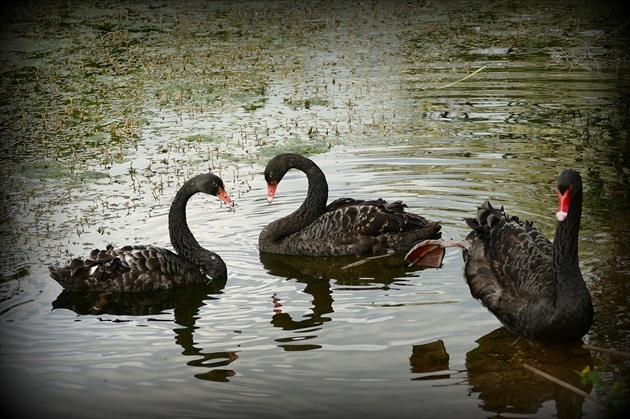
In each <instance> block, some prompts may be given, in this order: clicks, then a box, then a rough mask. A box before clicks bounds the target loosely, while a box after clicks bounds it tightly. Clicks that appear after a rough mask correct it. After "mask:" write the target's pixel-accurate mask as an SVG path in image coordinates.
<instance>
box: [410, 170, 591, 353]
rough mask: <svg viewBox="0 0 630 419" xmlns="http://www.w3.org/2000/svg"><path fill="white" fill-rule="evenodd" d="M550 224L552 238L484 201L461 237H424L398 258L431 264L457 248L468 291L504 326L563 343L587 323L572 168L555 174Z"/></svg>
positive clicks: (578, 184)
mask: <svg viewBox="0 0 630 419" xmlns="http://www.w3.org/2000/svg"><path fill="white" fill-rule="evenodd" d="M558 201H559V202H558V212H557V213H556V218H557V219H558V225H557V228H556V235H555V239H554V242H553V243H551V242H550V241H549V240H548V239H547V238H545V237H544V236H543V235H542V234H541V233H540V232H539V231H538V230H537V229H536V228H535V227H534V226H533V225H532V223H531V222H522V221H520V220H519V219H518V217H508V215H507V214H506V213H505V212H504V211H503V208H501V210H496V209H494V208H493V207H492V205H490V203H489V202H487V201H486V202H485V203H484V204H483V205H481V207H479V209H478V211H477V217H476V218H466V219H465V221H466V224H468V226H469V227H470V228H471V229H472V230H473V231H472V232H471V233H470V234H469V235H468V237H466V240H464V241H456V240H434V241H431V240H429V241H425V242H423V243H419V244H417V245H416V246H414V247H413V248H412V249H411V250H410V251H409V253H408V254H407V256H406V258H407V260H409V261H410V262H411V263H412V264H418V265H421V266H432V267H439V266H440V264H441V260H442V257H443V255H444V248H445V247H451V246H459V247H461V248H463V249H464V258H465V260H466V265H465V268H464V275H465V277H466V282H467V283H468V286H469V287H470V292H471V294H472V296H473V297H474V298H476V299H478V300H481V303H482V304H483V305H484V306H485V307H486V308H487V309H488V310H490V311H491V312H492V313H493V314H494V315H495V316H496V317H497V318H498V319H499V321H500V322H501V323H503V325H504V326H505V327H506V328H508V329H509V330H511V331H512V332H514V333H516V334H518V335H522V336H525V337H527V338H530V339H539V340H544V341H550V342H571V341H577V340H579V339H581V338H582V337H583V336H584V335H585V334H586V333H587V332H588V331H589V329H590V327H591V324H592V322H593V303H592V300H591V294H590V293H589V291H588V288H587V287H586V283H585V282H584V279H583V278H582V273H581V271H580V267H579V264H578V233H579V229H580V217H581V214H582V178H581V177H580V174H579V173H578V172H576V171H574V170H565V171H564V172H562V173H561V174H560V176H559V177H558Z"/></svg>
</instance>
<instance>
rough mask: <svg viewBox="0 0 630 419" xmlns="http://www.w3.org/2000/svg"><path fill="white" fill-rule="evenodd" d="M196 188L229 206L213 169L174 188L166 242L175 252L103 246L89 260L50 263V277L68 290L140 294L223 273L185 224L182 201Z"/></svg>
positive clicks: (207, 279) (218, 260) (217, 259)
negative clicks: (211, 171)
mask: <svg viewBox="0 0 630 419" xmlns="http://www.w3.org/2000/svg"><path fill="white" fill-rule="evenodd" d="M198 192H203V193H206V194H209V195H214V196H217V197H219V198H220V199H221V200H222V201H223V202H225V203H227V204H229V205H230V206H232V205H233V202H232V201H231V200H230V197H229V196H228V194H227V193H226V192H225V188H224V186H223V181H222V180H221V178H220V177H218V176H215V175H213V174H212V173H205V174H201V175H197V176H195V177H193V178H191V179H190V180H188V181H187V182H186V183H184V184H183V185H182V187H181V188H180V189H179V191H177V194H176V195H175V199H173V203H172V204H171V209H170V211H169V215H168V227H169V235H170V238H171V244H172V245H173V247H174V248H175V250H176V251H177V254H176V253H174V252H172V251H170V250H168V249H164V248H161V247H155V246H151V245H128V246H124V247H121V248H118V249H116V248H114V247H113V246H112V245H109V246H107V249H105V250H99V249H94V250H93V251H92V252H91V253H90V256H89V258H88V259H85V260H83V259H81V258H76V259H73V260H72V261H71V262H70V264H69V265H68V266H64V267H58V266H50V267H49V268H48V269H49V270H50V276H51V277H52V278H53V279H54V280H55V281H57V282H58V283H59V284H60V285H61V286H62V287H63V288H64V289H66V290H68V291H96V292H140V291H154V290H166V289H173V288H176V287H179V286H183V285H187V284H192V283H207V282H210V281H211V280H213V279H217V280H222V279H223V278H226V277H227V268H226V266H225V263H224V262H223V260H222V259H221V257H220V256H219V255H217V254H216V253H214V252H212V251H210V250H206V249H204V248H203V247H201V246H200V245H199V243H198V242H197V240H195V237H194V236H193V234H192V232H191V231H190V228H188V224H187V223H186V204H187V203H188V199H189V198H190V197H191V196H193V195H194V194H196V193H198Z"/></svg>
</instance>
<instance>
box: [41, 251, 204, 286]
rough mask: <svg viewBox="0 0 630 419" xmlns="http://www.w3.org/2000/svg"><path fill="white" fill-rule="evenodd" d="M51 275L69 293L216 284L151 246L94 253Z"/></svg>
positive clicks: (174, 256) (173, 255) (169, 253)
mask: <svg viewBox="0 0 630 419" xmlns="http://www.w3.org/2000/svg"><path fill="white" fill-rule="evenodd" d="M50 273H51V276H52V277H53V279H55V280H56V281H57V282H59V284H60V285H61V286H62V287H64V289H67V290H69V291H101V292H105V291H116V292H138V291H155V290H167V289H173V288H177V287H180V286H183V285H186V284H192V283H200V282H204V281H206V282H209V281H211V280H212V278H208V277H206V276H205V275H204V274H203V273H202V272H201V271H200V270H199V267H197V266H195V265H193V264H192V263H190V262H188V261H187V260H186V259H184V258H183V257H181V256H179V255H178V254H176V253H174V252H172V251H170V250H168V249H165V248H161V247H156V246H151V245H128V246H123V247H121V248H114V247H113V246H108V247H107V249H94V250H92V252H91V253H90V256H89V257H88V258H86V259H84V260H83V259H80V258H76V259H73V260H72V261H71V262H70V265H68V266H67V267H50Z"/></svg>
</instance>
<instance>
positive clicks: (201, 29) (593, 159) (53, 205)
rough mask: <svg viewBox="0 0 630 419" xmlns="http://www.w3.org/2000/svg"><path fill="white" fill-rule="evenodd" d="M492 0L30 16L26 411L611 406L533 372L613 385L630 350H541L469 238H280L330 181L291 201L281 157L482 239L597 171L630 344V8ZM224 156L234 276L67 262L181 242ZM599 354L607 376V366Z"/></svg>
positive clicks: (12, 306)
mask: <svg viewBox="0 0 630 419" xmlns="http://www.w3.org/2000/svg"><path fill="white" fill-rule="evenodd" d="M474 5H475V6H474V7H473V3H471V2H465V1H460V2H449V5H448V7H447V6H444V5H437V4H433V3H430V2H427V3H424V2H418V3H409V2H392V3H389V4H388V5H387V7H385V6H382V5H379V4H377V3H356V4H351V5H348V4H345V3H339V2H335V3H326V2H324V3H308V4H304V5H299V6H296V5H292V4H288V3H278V2H269V3H267V2H257V3H251V4H249V3H238V4H232V3H228V2H225V3H223V2H214V3H210V4H203V3H197V2H184V3H180V4H178V5H177V6H173V5H172V4H169V3H157V4H155V5H153V6H151V7H149V6H145V5H143V4H142V3H141V4H133V3H132V4H128V5H125V7H117V6H116V7H113V6H111V7H110V6H105V5H103V4H100V3H97V2H82V3H80V5H77V7H72V8H67V9H66V8H64V6H47V5H46V4H45V3H44V4H40V5H39V6H38V7H36V8H16V9H12V10H11V11H10V13H8V14H7V16H6V17H5V18H4V19H5V20H4V21H3V28H2V30H3V32H2V41H3V42H2V52H3V55H2V71H3V76H4V77H3V80H2V88H3V93H4V94H3V97H4V98H6V99H3V102H2V106H3V116H2V118H3V120H2V121H3V122H2V134H3V143H2V153H1V157H2V180H3V183H4V185H5V187H4V190H3V200H2V207H1V209H2V211H3V213H2V218H3V223H2V235H3V255H4V258H3V260H2V277H3V280H2V283H1V284H0V285H1V292H2V302H1V303H0V304H1V310H0V313H1V314H0V316H1V319H2V328H1V330H0V333H1V334H2V347H1V348H0V350H1V354H2V362H1V364H0V365H1V368H2V374H0V380H2V389H3V390H2V393H3V403H4V404H5V405H6V406H11V407H12V408H14V409H17V410H18V411H21V412H23V413H31V414H37V416H38V417H59V416H64V417H88V416H90V417H112V416H124V417H146V416H150V417H174V416H181V417H207V416H213V417H254V416H255V417H261V416H262V417H295V416H298V415H299V416H302V417H332V416H335V417H357V416H362V417H379V416H387V417H392V416H396V417H418V416H423V417H470V418H476V417H488V416H491V415H496V414H510V415H511V416H516V417H519V416H520V415H527V417H550V416H554V415H555V416H558V417H563V418H564V417H577V416H579V415H580V414H583V415H584V416H583V417H597V415H598V414H602V413H603V412H604V410H603V408H601V407H598V405H597V404H596V403H595V402H594V401H592V400H590V399H585V398H584V397H582V396H579V395H576V394H575V393H573V392H571V391H569V390H566V389H564V388H562V387H560V386H558V385H557V384H553V383H551V382H550V381H548V380H546V379H543V378H541V377H538V376H536V375H534V374H533V373H531V372H530V371H529V370H526V369H525V368H524V367H523V364H529V365H533V366H535V367H536V368H539V369H541V370H543V371H545V372H547V373H549V374H551V375H553V376H555V377H556V378H559V379H561V380H564V381H566V382H569V383H571V384H573V385H574V386H578V387H579V388H581V389H582V390H584V391H586V392H587V393H590V394H592V395H597V396H598V397H600V398H602V399H603V400H604V399H614V396H615V394H613V393H612V392H610V391H609V392H608V393H606V392H605V390H606V389H607V388H608V386H612V385H613V384H614V383H620V384H621V385H622V388H623V386H625V388H627V386H628V371H629V370H630V365H628V363H627V361H626V360H624V359H623V358H619V357H615V356H611V355H606V354H601V353H599V352H588V351H585V350H582V349H581V348H580V347H579V346H578V345H568V346H552V345H545V344H537V345H531V344H530V343H528V342H523V341H515V337H514V336H512V335H511V334H510V333H508V332H506V331H505V329H503V328H501V327H500V324H499V323H498V321H497V320H496V319H495V318H494V317H493V316H492V315H490V314H489V313H488V312H487V311H486V310H485V309H484V308H483V307H481V306H480V305H479V303H478V302H477V301H475V300H473V299H472V298H471V297H470V294H469V292H468V290H467V288H466V286H465V284H464V282H463V277H462V266H463V265H462V260H461V255H460V254H459V253H458V252H457V251H455V250H454V249H452V250H449V252H448V253H447V256H446V259H445V262H444V267H443V268H442V269H439V270H424V271H420V270H415V269H405V268H404V267H401V266H399V265H395V264H390V263H388V262H387V261H378V262H372V263H369V264H365V265H363V266H362V267H360V268H359V269H356V270H353V271H343V270H340V269H339V268H338V266H339V264H343V263H344V261H326V262H324V263H321V262H319V261H317V260H312V259H304V258H279V259H277V258H276V259H274V258H271V259H269V258H263V259H262V260H261V258H260V256H259V253H258V251H257V247H256V244H257V237H258V233H259V231H260V229H261V228H262V227H263V226H264V225H265V224H266V223H268V222H269V221H271V220H273V219H276V218H278V217H280V216H282V215H285V214H288V213H289V212H291V211H292V210H294V209H295V208H297V206H299V205H300V203H301V202H302V200H303V198H304V193H305V190H306V181H305V179H304V176H303V175H302V174H301V173H299V172H290V173H289V174H288V175H287V177H286V178H285V180H283V182H282V184H281V185H280V187H279V189H278V194H277V198H276V199H275V200H274V203H273V205H269V204H267V202H266V199H265V198H266V196H265V185H264V180H263V178H262V174H261V173H262V169H263V167H264V164H265V162H266V161H267V160H268V159H269V158H270V157H271V156H273V155H274V154H276V153H277V152H280V151H295V152H301V153H304V154H307V155H309V156H311V157H312V158H313V160H314V161H315V162H316V163H317V164H318V165H319V166H320V167H321V168H322V169H323V170H324V172H325V173H326V175H327V178H328V182H329V186H330V197H331V199H332V198H337V197H341V196H352V197H366V198H367V197H374V198H375V197H382V198H385V199H388V200H397V199H402V200H404V201H405V202H406V203H407V205H408V206H409V208H410V209H411V210H412V211H415V212H419V213H421V214H423V215H425V216H426V217H427V218H430V219H434V220H441V221H442V224H443V231H444V235H445V236H446V237H463V236H464V235H465V234H466V233H467V231H466V228H465V225H464V224H463V222H462V218H463V217H465V216H469V215H471V214H472V213H474V211H475V209H476V207H477V205H479V204H480V203H482V202H483V201H484V200H486V199H491V200H492V202H493V203H496V204H497V205H504V206H505V207H506V209H507V210H508V212H510V213H511V214H513V215H518V216H520V217H521V218H526V219H530V220H533V221H534V223H535V225H537V226H538V227H539V228H540V229H541V230H542V231H543V232H544V233H545V234H547V235H548V236H549V237H552V235H553V232H554V228H555V224H554V217H553V213H554V209H555V205H556V197H555V190H554V182H555V178H556V176H557V174H558V173H559V172H560V171H562V170H563V169H564V168H567V167H572V168H574V169H576V170H578V171H580V172H581V173H582V176H583V178H584V182H585V199H584V201H585V202H584V214H583V219H582V229H581V241H580V260H581V267H582V270H583V273H584V276H585V278H586V280H587V283H588V286H589V288H590V289H591V291H592V294H593V297H594V302H595V310H596V319H595V323H594V325H593V328H592V329H591V331H590V332H589V334H588V335H587V336H585V337H584V341H585V342H586V343H589V344H591V345H597V346H603V347H607V348H617V349H622V350H628V348H630V336H629V334H628V331H629V330H630V322H629V320H628V318H629V317H630V316H628V314H629V313H628V311H629V309H628V307H629V303H630V290H629V289H628V283H629V282H628V279H629V277H630V268H629V266H630V258H629V257H628V255H629V254H630V252H629V250H630V249H629V248H628V242H627V237H628V232H629V231H630V221H629V220H630V207H629V204H628V203H629V202H630V199H629V197H628V195H629V192H630V186H629V184H630V182H629V180H628V150H629V149H630V148H629V147H628V101H627V98H628V91H629V85H630V80H629V76H628V61H627V45H628V41H629V40H628V38H627V35H626V34H627V31H626V32H624V28H625V27H626V26H627V19H628V16H627V15H624V14H622V13H621V12H620V11H619V10H617V9H615V8H614V6H613V5H608V4H605V3H601V4H600V5H599V6H594V5H587V6H584V5H582V4H580V5H579V6H578V5H574V4H572V3H570V2H566V3H565V2H560V3H558V4H557V5H556V6H557V7H549V6H548V5H545V4H543V3H541V4H536V3H534V4H531V3H529V2H528V3H527V5H522V4H518V5H515V4H514V5H508V4H503V3H496V4H495V3H488V4H486V5H485V6H483V7H482V6H479V5H478V4H477V3H474ZM624 25H626V26H624ZM473 73H474V74H473ZM471 74H472V75H471ZM467 76H470V77H468V78H466V79H465V80H462V79H464V78H465V77H467ZM209 169H210V170H212V171H213V172H215V173H219V174H221V176H222V177H223V178H224V180H225V182H226V186H227V188H228V191H229V192H230V194H231V195H232V197H233V198H234V199H235V201H236V206H235V209H234V210H233V211H230V210H229V209H228V208H227V207H226V206H222V205H221V204H220V202H219V201H218V200H217V199H212V198H210V197H195V198H193V200H191V203H190V206H189V209H188V218H189V224H190V225H191V228H192V230H193V231H194V232H195V234H196V236H197V238H198V240H199V242H200V243H201V244H202V245H203V246H205V247H208V248H211V249H213V250H215V251H217V252H218V253H219V254H220V255H221V256H222V257H223V259H224V260H225V261H226V263H227V265H228V269H229V278H228V280H227V282H226V283H222V284H213V285H212V286H210V287H209V288H208V289H203V290H195V289H192V290H182V291H180V292H177V293H168V294H159V295H139V296H124V297H114V296H111V297H109V298H107V299H105V300H103V299H89V298H79V299H77V298H73V296H72V295H68V294H66V293H62V292H61V291H62V290H61V288H60V287H59V286H58V285H57V284H55V283H54V282H53V281H52V280H51V279H50V278H49V277H48V274H47V266H48V265H49V264H56V263H62V262H63V261H65V260H66V259H67V258H68V257H71V256H78V255H82V254H85V253H87V252H89V250H90V249H92V248H93V247H96V246H104V245H106V244H107V243H114V244H119V245H122V244H127V243H154V244H158V245H161V246H165V247H169V242H168V230H167V224H166V220H167V214H168V207H169V203H170V199H171V198H172V197H173V195H174V193H175V191H176V190H177V188H178V186H180V185H181V183H182V182H183V181H184V180H185V179H186V178H188V177H190V176H192V175H194V174H196V173H200V172H203V171H206V170H209ZM587 366H588V367H589V368H590V369H591V370H595V371H599V372H600V373H601V375H602V377H603V378H604V382H603V383H598V384H597V385H595V386H593V385H592V384H588V383H587V384H583V383H581V382H580V377H579V374H577V373H576V371H577V372H579V371H582V370H583V369H584V368H585V367H587ZM609 390H610V389H609ZM24 394H28V395H29V403H28V404H24V403H19V404H17V403H13V402H12V401H11V400H21V397H22V396H23V395H24ZM613 401H614V400H613Z"/></svg>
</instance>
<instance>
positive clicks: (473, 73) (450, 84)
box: [435, 65, 487, 90]
mask: <svg viewBox="0 0 630 419" xmlns="http://www.w3.org/2000/svg"><path fill="white" fill-rule="evenodd" d="M486 67H487V66H485V65H484V66H483V67H481V68H478V69H476V70H475V71H473V72H472V73H470V74H469V75H467V76H466V77H464V78H462V79H459V80H455V81H454V82H453V83H449V84H447V85H444V86H440V87H436V88H435V89H436V90H437V89H446V88H447V87H451V86H453V85H455V84H457V83H460V82H462V81H464V80H466V79H469V78H471V77H472V76H474V75H475V74H477V73H479V72H480V71H482V70H483V69H484V68H486Z"/></svg>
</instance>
